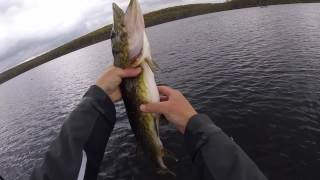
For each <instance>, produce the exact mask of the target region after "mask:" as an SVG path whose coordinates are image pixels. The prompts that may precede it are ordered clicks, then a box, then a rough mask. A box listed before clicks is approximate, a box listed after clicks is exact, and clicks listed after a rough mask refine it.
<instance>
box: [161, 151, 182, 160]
mask: <svg viewBox="0 0 320 180" xmlns="http://www.w3.org/2000/svg"><path fill="white" fill-rule="evenodd" d="M161 153H162V156H163V157H165V158H170V159H173V160H174V161H175V162H178V161H179V160H178V158H176V156H175V155H174V153H173V152H171V151H169V150H167V149H165V148H162V149H161Z"/></svg>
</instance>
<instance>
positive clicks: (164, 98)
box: [160, 96, 169, 102]
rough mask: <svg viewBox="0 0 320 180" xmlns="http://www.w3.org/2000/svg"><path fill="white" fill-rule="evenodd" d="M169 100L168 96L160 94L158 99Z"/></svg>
mask: <svg viewBox="0 0 320 180" xmlns="http://www.w3.org/2000/svg"><path fill="white" fill-rule="evenodd" d="M168 100H169V98H168V96H160V101H161V102H162V101H168Z"/></svg>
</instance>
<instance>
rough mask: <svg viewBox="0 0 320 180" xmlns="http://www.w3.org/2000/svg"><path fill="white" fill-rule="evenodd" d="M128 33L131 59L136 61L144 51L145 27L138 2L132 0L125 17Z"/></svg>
mask: <svg viewBox="0 0 320 180" xmlns="http://www.w3.org/2000/svg"><path fill="white" fill-rule="evenodd" d="M124 25H125V27H126V30H127V33H128V44H129V59H130V60H132V61H134V60H136V57H139V55H140V54H141V52H142V50H143V44H144V33H145V25H144V18H143V14H142V11H141V8H140V4H139V2H138V0H131V1H130V3H129V6H128V8H127V10H126V13H125V16H124Z"/></svg>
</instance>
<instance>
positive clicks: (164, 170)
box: [156, 168, 177, 179]
mask: <svg viewBox="0 0 320 180" xmlns="http://www.w3.org/2000/svg"><path fill="white" fill-rule="evenodd" d="M156 173H157V174H159V175H160V176H167V177H171V178H174V179H176V178H177V175H176V174H175V173H174V172H172V171H170V170H169V169H168V168H159V169H157V171H156ZM171 178H170V179H171Z"/></svg>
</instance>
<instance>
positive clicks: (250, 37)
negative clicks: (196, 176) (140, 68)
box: [0, 4, 320, 180]
mask: <svg viewBox="0 0 320 180" xmlns="http://www.w3.org/2000/svg"><path fill="white" fill-rule="evenodd" d="M319 8H320V4H299V5H282V6H268V8H250V9H242V10H233V11H226V12H220V13H214V14H209V15H204V16H198V17H193V18H188V19H184V20H180V21H175V22H171V23H166V24H163V25H159V26H155V27H152V28H149V29H148V34H149V37H150V43H151V45H152V51H153V57H154V59H155V60H156V61H157V63H158V64H159V65H160V67H161V70H160V71H159V73H158V74H157V77H156V78H157V81H158V82H159V83H165V84H169V85H171V86H173V87H174V88H178V89H180V90H181V91H182V92H183V93H184V94H185V95H186V96H187V97H188V99H189V100H190V101H191V102H192V104H193V105H194V106H195V107H196V109H197V110H198V111H199V112H204V113H207V114H208V115H209V116H210V117H211V118H212V119H213V121H214V122H215V123H216V124H218V125H219V126H221V127H222V128H223V129H224V130H225V132H227V133H228V135H230V136H232V137H233V138H234V140H235V141H236V142H237V143H238V144H240V146H241V147H243V149H244V150H245V151H246V152H247V153H248V154H249V156H251V157H252V158H253V159H254V161H255V162H256V163H257V164H258V165H259V167H260V168H261V169H262V171H263V172H264V173H265V174H266V175H267V176H268V177H269V178H270V179H304V180H305V179H320V174H319V173H318V172H317V170H318V167H320V146H319V142H320V141H319V137H320V121H319V119H320V61H319V60H320V31H319V29H320V13H319V11H318V10H319ZM111 63H112V55H111V50H110V41H105V42H101V43H99V44H96V45H93V46H90V47H88V48H85V49H82V50H79V51H76V52H74V53H71V54H68V55H66V56H64V57H61V58H58V59H56V60H54V61H52V62H49V63H47V64H44V65H42V66H40V67H37V68H35V69H33V70H31V71H29V72H27V73H24V74H22V75H21V76H19V77H16V78H14V79H12V80H10V81H8V82H6V83H4V84H2V85H1V86H0V124H1V126H0V144H1V146H0V157H1V158H0V173H1V175H2V176H4V178H5V179H27V177H28V176H29V175H30V173H31V170H32V168H33V167H34V165H35V164H36V163H39V162H40V161H41V160H42V158H43V155H44V152H45V151H46V149H47V147H48V145H49V144H50V142H51V141H52V139H53V138H55V136H56V135H57V133H58V132H59V129H60V127H61V125H62V123H63V121H64V119H65V118H66V116H67V115H68V114H69V113H70V111H71V110H72V109H73V108H74V107H75V106H76V104H77V103H78V102H79V101H80V99H81V96H82V95H83V94H84V92H85V91H86V89H87V88H88V87H89V86H90V85H91V84H93V83H94V81H95V79H96V77H97V76H98V75H99V74H100V73H101V72H102V71H103V69H104V68H105V67H106V66H108V65H109V64H111ZM117 112H118V114H117V116H118V121H117V124H116V127H115V129H114V131H113V133H112V136H111V138H110V141H109V144H108V146H107V148H106V153H105V158H104V160H103V163H102V165H101V172H100V173H99V179H156V176H155V174H153V171H152V170H153V169H152V168H151V167H150V166H149V165H150V162H148V160H147V159H145V158H144V156H143V153H142V152H141V150H140V149H139V147H136V142H135V139H134V136H133V134H132V132H131V130H130V126H129V124H128V122H127V119H126V116H125V113H124V108H123V104H122V103H118V104H117ZM161 134H162V135H161V137H162V139H163V142H164V144H165V146H166V147H167V148H168V149H169V150H171V151H173V153H175V154H176V156H177V158H178V159H179V162H173V161H171V160H170V159H169V160H168V164H169V167H170V168H171V169H172V170H173V171H174V172H175V173H176V174H177V175H178V177H179V179H192V178H191V176H190V172H191V161H190V158H189V157H188V155H187V153H186V152H185V148H184V145H183V136H182V135H180V134H179V133H178V132H177V131H176V130H175V129H174V127H172V126H171V125H166V124H165V125H162V126H161Z"/></svg>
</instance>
